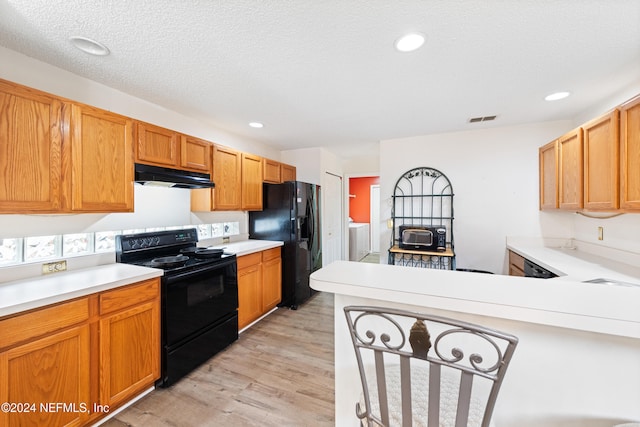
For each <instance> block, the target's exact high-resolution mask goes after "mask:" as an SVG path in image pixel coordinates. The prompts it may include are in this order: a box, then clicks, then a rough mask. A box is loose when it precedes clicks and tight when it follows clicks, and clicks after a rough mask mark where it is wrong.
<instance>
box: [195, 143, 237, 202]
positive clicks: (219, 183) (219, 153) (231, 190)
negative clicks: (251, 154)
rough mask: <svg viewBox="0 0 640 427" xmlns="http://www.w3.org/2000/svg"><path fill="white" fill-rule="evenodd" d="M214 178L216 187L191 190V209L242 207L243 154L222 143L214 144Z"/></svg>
mask: <svg viewBox="0 0 640 427" xmlns="http://www.w3.org/2000/svg"><path fill="white" fill-rule="evenodd" d="M212 153H213V154H212V158H213V162H212V168H213V174H212V179H213V182H214V184H215V188H213V189H210V188H200V189H197V190H191V210H192V211H194V212H199V211H205V212H206V211H212V210H229V211H238V210H240V209H241V208H242V199H241V196H240V193H241V191H242V175H241V174H242V170H241V166H240V165H241V163H242V154H241V153H240V152H239V151H236V150H233V149H231V148H228V147H224V146H222V145H217V144H214V145H213V151H212Z"/></svg>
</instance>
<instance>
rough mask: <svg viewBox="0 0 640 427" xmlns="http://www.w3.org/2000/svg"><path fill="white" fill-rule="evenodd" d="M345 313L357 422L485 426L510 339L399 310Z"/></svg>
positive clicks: (350, 308) (506, 360) (513, 340)
mask: <svg viewBox="0 0 640 427" xmlns="http://www.w3.org/2000/svg"><path fill="white" fill-rule="evenodd" d="M344 311H345V316H346V318H347V324H348V326H349V332H350V335H351V340H352V341H353V346H354V349H355V353H356V358H357V361H358V368H359V370H360V379H361V381H362V390H363V393H362V396H361V399H360V402H358V403H357V404H356V415H357V416H358V417H359V418H360V419H361V421H362V423H365V424H366V425H368V426H373V425H381V426H396V425H402V426H414V427H415V426H425V427H442V426H451V427H466V426H481V427H488V426H489V423H490V421H491V416H492V413H493V408H494V405H495V403H496V398H497V396H498V392H499V390H500V385H501V384H502V380H503V378H504V375H505V372H506V370H507V367H508V365H509V362H510V361H511V357H512V356H513V352H514V351H515V348H516V345H517V343H518V339H517V338H516V337H514V336H512V335H509V334H506V333H502V332H499V331H495V330H492V329H488V328H484V327H482V326H479V325H474V324H471V323H467V322H461V321H458V320H454V319H450V318H445V317H440V316H432V315H429V314H424V313H416V312H411V311H406V310H398V309H391V308H381V307H370V306H348V307H345V308H344Z"/></svg>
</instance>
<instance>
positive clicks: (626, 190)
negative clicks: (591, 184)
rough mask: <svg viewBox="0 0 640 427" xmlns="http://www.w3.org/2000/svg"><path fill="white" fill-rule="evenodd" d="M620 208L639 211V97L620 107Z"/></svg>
mask: <svg viewBox="0 0 640 427" xmlns="http://www.w3.org/2000/svg"><path fill="white" fill-rule="evenodd" d="M620 208H622V209H625V210H629V211H637V210H640V96H637V97H635V98H633V99H631V100H630V101H628V102H626V103H625V104H623V105H621V106H620Z"/></svg>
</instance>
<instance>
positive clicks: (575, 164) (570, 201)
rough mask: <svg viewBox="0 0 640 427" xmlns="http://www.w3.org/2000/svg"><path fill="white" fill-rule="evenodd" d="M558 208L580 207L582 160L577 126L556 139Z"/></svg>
mask: <svg viewBox="0 0 640 427" xmlns="http://www.w3.org/2000/svg"><path fill="white" fill-rule="evenodd" d="M558 151H559V171H558V174H559V178H558V188H559V197H560V201H559V206H560V209H567V210H575V209H582V206H583V203H582V200H583V198H582V194H583V193H582V189H583V180H582V177H583V173H582V168H583V161H582V129H581V128H578V129H576V130H574V131H572V132H570V133H568V134H566V135H564V136H562V137H561V138H560V139H559V140H558Z"/></svg>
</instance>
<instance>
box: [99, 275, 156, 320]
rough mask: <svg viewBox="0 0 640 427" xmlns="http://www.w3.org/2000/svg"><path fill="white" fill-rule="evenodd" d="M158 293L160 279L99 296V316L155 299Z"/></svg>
mask: <svg viewBox="0 0 640 427" xmlns="http://www.w3.org/2000/svg"><path fill="white" fill-rule="evenodd" d="M159 293H160V279H151V280H145V281H144V282H140V283H138V284H135V285H131V286H126V287H123V288H119V289H114V290H112V291H107V292H103V293H102V294H100V314H108V313H113V312H114V311H118V310H121V309H123V308H127V307H131V306H133V305H137V304H140V303H141V302H144V301H148V300H151V299H154V298H156V297H157V296H158V295H159Z"/></svg>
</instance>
